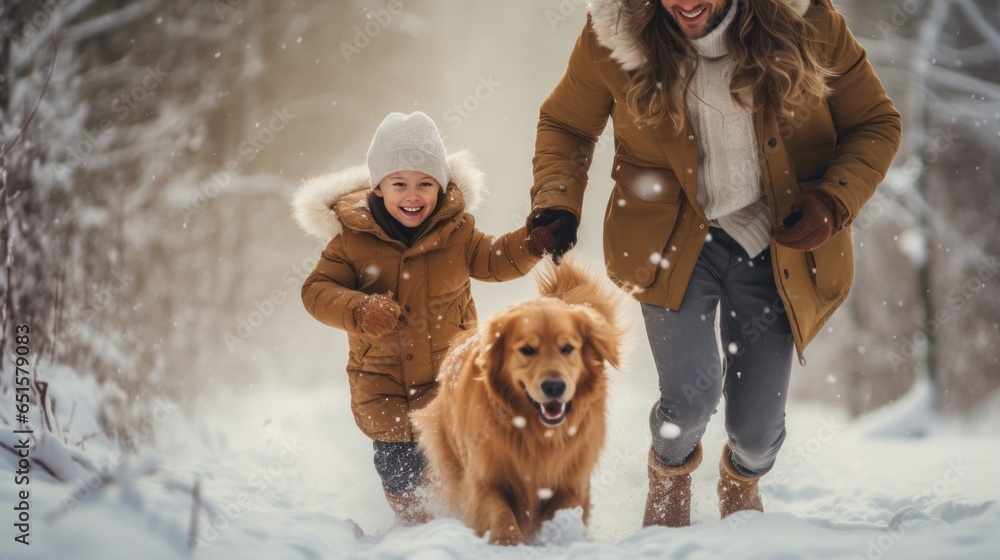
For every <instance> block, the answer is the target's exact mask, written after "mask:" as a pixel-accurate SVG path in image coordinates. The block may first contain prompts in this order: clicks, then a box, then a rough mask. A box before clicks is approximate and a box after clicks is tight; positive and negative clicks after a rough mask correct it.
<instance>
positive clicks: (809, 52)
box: [622, 0, 833, 132]
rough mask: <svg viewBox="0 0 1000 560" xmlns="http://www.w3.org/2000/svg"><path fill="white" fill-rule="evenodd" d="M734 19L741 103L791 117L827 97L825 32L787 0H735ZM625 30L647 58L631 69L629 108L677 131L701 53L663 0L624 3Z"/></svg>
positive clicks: (732, 43) (736, 89)
mask: <svg viewBox="0 0 1000 560" xmlns="http://www.w3.org/2000/svg"><path fill="white" fill-rule="evenodd" d="M732 1H733V2H736V3H737V9H738V10H739V11H738V12H737V14H736V19H735V20H734V21H733V23H732V25H730V26H729V29H728V30H727V31H726V42H727V45H728V47H729V55H730V56H732V57H733V58H734V59H735V62H736V64H735V68H734V70H733V77H732V82H730V85H729V87H730V90H731V92H732V95H733V100H734V101H735V102H736V103H737V104H738V105H740V106H743V107H746V108H747V109H749V110H751V111H756V110H759V109H761V108H762V107H764V106H772V107H774V108H775V110H776V111H777V113H778V115H780V116H782V117H785V118H790V117H792V116H793V115H794V113H795V109H796V108H797V107H801V106H803V105H805V104H806V103H807V102H808V100H810V99H815V98H825V97H826V96H827V95H829V94H830V91H831V90H830V87H829V85H827V79H828V78H830V77H832V76H833V72H832V71H831V70H830V67H829V62H828V61H826V60H824V59H823V54H822V50H821V49H822V45H823V40H822V35H821V31H820V30H819V29H817V28H816V27H815V26H814V25H813V24H812V23H811V22H809V21H807V20H806V19H804V18H802V17H801V16H799V15H798V14H797V13H796V12H795V11H794V10H793V9H792V8H791V7H790V6H788V5H787V4H786V3H785V2H784V1H783V0H732ZM622 4H623V9H624V10H627V11H629V13H631V14H632V17H630V18H627V22H626V28H625V29H624V32H626V33H630V34H631V36H633V37H636V38H637V40H638V44H639V48H640V50H641V52H642V53H643V54H644V55H645V57H646V63H645V64H643V65H642V66H641V67H640V68H638V69H637V70H635V71H633V72H632V73H631V74H630V76H629V83H628V85H627V86H626V90H625V94H626V95H625V103H626V105H627V106H628V108H629V111H631V112H632V114H633V115H635V116H636V118H637V120H638V121H639V122H640V123H642V124H647V125H655V124H659V123H661V122H663V121H665V120H667V119H668V118H669V119H670V120H671V121H672V122H673V124H674V127H675V129H676V130H677V131H678V132H680V131H682V130H683V129H684V126H685V122H686V115H685V103H686V97H687V91H688V85H689V83H690V82H691V78H692V76H693V75H694V71H695V69H696V68H697V64H698V57H697V55H696V52H695V50H694V47H693V46H692V45H691V43H690V41H689V40H688V39H687V38H686V37H685V35H684V33H683V32H682V31H681V29H680V27H678V26H677V23H676V22H675V21H674V19H673V17H672V16H671V15H670V14H669V13H668V12H667V10H666V9H665V8H664V7H663V5H662V3H661V2H659V1H658V0H623V2H622Z"/></svg>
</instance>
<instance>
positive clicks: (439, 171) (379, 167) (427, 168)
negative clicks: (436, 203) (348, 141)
mask: <svg viewBox="0 0 1000 560" xmlns="http://www.w3.org/2000/svg"><path fill="white" fill-rule="evenodd" d="M397 171H420V172H421V173H426V174H428V175H430V176H431V177H433V178H434V179H435V180H437V182H438V183H440V185H441V190H442V191H444V190H447V188H448V182H449V181H450V179H451V176H450V173H449V169H448V156H447V154H446V153H445V149H444V141H443V140H441V135H440V134H438V129H437V126H436V125H435V124H434V121H433V120H431V118H430V117H428V116H427V115H425V114H424V113H421V112H420V111H416V112H414V113H411V114H409V115H404V114H403V113H390V114H389V116H387V117H386V118H385V120H383V121H382V124H380V125H378V130H376V131H375V138H372V145H371V146H370V147H369V148H368V173H369V175H370V176H371V184H372V188H375V187H376V186H377V185H378V184H379V183H381V182H382V179H385V178H386V177H388V176H389V175H391V174H393V173H395V172H397Z"/></svg>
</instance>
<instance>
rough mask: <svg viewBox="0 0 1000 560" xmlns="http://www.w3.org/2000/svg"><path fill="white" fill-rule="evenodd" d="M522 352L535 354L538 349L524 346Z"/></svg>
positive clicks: (527, 354) (526, 354)
mask: <svg viewBox="0 0 1000 560" xmlns="http://www.w3.org/2000/svg"><path fill="white" fill-rule="evenodd" d="M520 352H521V353H522V354H524V355H525V356H534V355H535V353H536V352H537V351H536V350H535V349H534V348H532V347H531V346H522V347H521V348H520Z"/></svg>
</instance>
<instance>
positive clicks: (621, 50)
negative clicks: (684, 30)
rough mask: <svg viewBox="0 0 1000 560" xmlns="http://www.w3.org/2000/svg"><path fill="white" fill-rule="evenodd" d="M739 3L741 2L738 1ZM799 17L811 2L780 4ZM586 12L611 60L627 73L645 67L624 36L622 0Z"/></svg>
mask: <svg viewBox="0 0 1000 560" xmlns="http://www.w3.org/2000/svg"><path fill="white" fill-rule="evenodd" d="M737 1H738V0H737ZM780 1H782V2H784V3H785V4H788V5H789V6H791V8H792V9H793V10H795V11H796V12H797V13H798V14H799V15H805V13H806V11H808V10H809V4H810V0H780ZM587 8H588V10H589V11H590V17H591V19H592V20H593V22H594V32H595V33H596V34H597V41H598V42H599V43H600V44H601V45H603V46H604V47H606V48H607V49H609V50H610V51H611V58H613V59H615V60H616V61H618V63H619V64H621V66H622V68H623V69H625V70H626V71H632V70H635V69H636V68H638V67H640V66H642V64H643V63H644V62H645V61H646V59H645V56H644V55H643V54H642V50H640V48H639V44H638V41H637V39H636V38H635V37H633V36H631V35H628V34H626V33H625V31H624V29H625V27H626V26H625V25H624V21H623V20H627V18H629V17H630V16H631V14H630V13H629V12H627V11H625V10H624V9H623V6H622V2H621V0H589V1H588V2H587Z"/></svg>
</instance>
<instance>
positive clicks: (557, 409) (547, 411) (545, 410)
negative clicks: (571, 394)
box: [542, 401, 566, 420]
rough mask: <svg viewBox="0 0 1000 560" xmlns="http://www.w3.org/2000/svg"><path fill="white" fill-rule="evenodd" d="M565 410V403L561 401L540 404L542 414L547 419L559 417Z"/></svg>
mask: <svg viewBox="0 0 1000 560" xmlns="http://www.w3.org/2000/svg"><path fill="white" fill-rule="evenodd" d="M565 410H566V403H561V402H559V401H549V402H547V403H545V404H543V405H542V414H544V415H545V417H546V418H548V419H549V420H555V419H557V418H561V417H562V415H563V412H564V411H565Z"/></svg>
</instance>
